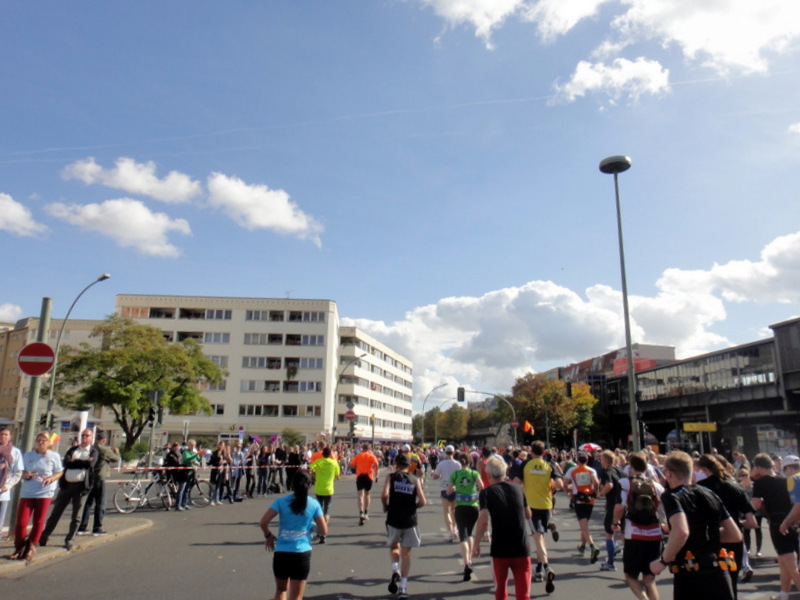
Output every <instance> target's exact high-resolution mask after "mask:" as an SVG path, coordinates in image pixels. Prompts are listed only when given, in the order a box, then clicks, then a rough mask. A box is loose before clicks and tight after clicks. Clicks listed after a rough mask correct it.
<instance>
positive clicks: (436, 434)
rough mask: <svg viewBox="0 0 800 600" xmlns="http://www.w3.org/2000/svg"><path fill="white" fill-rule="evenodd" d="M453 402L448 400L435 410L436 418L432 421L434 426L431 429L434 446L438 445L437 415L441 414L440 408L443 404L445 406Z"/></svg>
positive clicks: (453, 399) (452, 399) (451, 399)
mask: <svg viewBox="0 0 800 600" xmlns="http://www.w3.org/2000/svg"><path fill="white" fill-rule="evenodd" d="M454 401H455V398H450V399H449V400H445V401H444V402H442V403H441V404H440V405H439V406H437V407H436V408H437V411H436V418H435V419H434V420H433V423H434V425H435V427H434V429H433V443H434V445H438V443H439V413H441V411H442V407H443V406H444V405H445V404H447V403H448V402H454ZM422 424H423V425H424V424H425V422H424V421H423V423H422Z"/></svg>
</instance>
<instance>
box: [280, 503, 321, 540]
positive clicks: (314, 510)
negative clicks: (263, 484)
mask: <svg viewBox="0 0 800 600" xmlns="http://www.w3.org/2000/svg"><path fill="white" fill-rule="evenodd" d="M292 500H294V494H290V495H288V496H281V497H280V498H278V499H276V500H275V502H273V503H272V506H270V508H271V509H272V510H274V511H275V512H276V513H278V519H279V523H278V539H277V541H276V543H275V552H309V551H310V550H311V531H312V529H313V525H314V519H316V518H317V517H321V516H322V507H321V506H320V504H319V502H317V501H316V500H315V499H314V498H311V497H310V496H309V498H308V501H307V503H306V510H305V512H302V513H300V514H299V515H298V514H295V513H294V512H292V508H291V506H290V505H291V503H292Z"/></svg>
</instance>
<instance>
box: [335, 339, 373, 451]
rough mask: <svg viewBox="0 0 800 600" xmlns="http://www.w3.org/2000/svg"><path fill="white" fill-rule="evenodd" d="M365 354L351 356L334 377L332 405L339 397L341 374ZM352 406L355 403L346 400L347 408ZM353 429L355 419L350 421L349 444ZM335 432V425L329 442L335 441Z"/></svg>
mask: <svg viewBox="0 0 800 600" xmlns="http://www.w3.org/2000/svg"><path fill="white" fill-rule="evenodd" d="M367 355H368V353H367V352H364V354H360V355H359V356H356V357H354V358H351V359H350V360H349V361H347V363H346V364H345V365H344V367H342V370H341V371H339V376H338V377H337V378H336V388H335V389H334V394H335V396H336V397H335V398H334V399H333V402H334V405H335V404H336V402H337V400H338V399H339V384H340V383H341V382H342V375H344V372H345V371H347V368H348V367H349V366H350V365H352V364H353V363H355V362H358V361H359V360H361V359H362V358H364V357H365V356H367ZM353 407H355V404H353V401H352V400H348V401H347V410H353ZM355 429H356V420H355V419H353V420H352V421H350V444H352V443H353V437H354V436H355ZM335 432H336V425H334V426H333V431H332V432H331V436H332V437H334V439H332V440H331V442H335V441H336V439H335V436H336V433H335Z"/></svg>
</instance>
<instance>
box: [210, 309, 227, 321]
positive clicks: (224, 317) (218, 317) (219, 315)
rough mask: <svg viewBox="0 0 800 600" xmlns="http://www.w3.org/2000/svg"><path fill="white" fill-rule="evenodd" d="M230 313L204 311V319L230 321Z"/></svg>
mask: <svg viewBox="0 0 800 600" xmlns="http://www.w3.org/2000/svg"><path fill="white" fill-rule="evenodd" d="M231 316H232V312H231V311H229V310H214V309H211V308H209V309H206V319H213V320H215V321H230V320H231Z"/></svg>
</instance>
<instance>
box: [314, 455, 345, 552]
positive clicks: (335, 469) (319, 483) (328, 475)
mask: <svg viewBox="0 0 800 600" xmlns="http://www.w3.org/2000/svg"><path fill="white" fill-rule="evenodd" d="M308 468H309V469H311V471H312V472H313V473H314V493H315V494H316V495H317V501H318V502H319V503H320V505H321V506H322V514H323V515H325V523H328V522H330V520H331V516H330V515H329V514H328V510H329V509H330V506H331V500H332V499H333V482H334V481H336V480H337V479H339V475H340V474H341V471H340V470H339V462H338V461H335V460H333V459H332V458H331V449H330V447H327V446H326V447H325V448H324V449H323V450H322V458H320V459H317V460H315V461H314V462H313V463H311V464H310V465H309V466H308ZM317 539H318V540H319V543H320V544H324V543H325V536H324V535H320V536H318V537H317Z"/></svg>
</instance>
